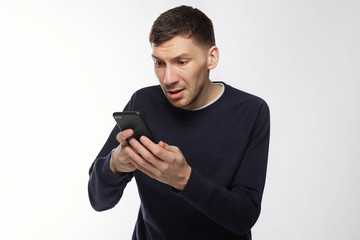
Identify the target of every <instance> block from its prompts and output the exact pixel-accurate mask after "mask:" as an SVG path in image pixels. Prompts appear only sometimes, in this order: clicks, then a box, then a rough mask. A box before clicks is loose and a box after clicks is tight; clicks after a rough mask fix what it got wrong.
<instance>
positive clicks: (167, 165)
mask: <svg viewBox="0 0 360 240" xmlns="http://www.w3.org/2000/svg"><path fill="white" fill-rule="evenodd" d="M140 141H141V143H142V144H141V143H139V142H138V141H137V140H136V139H134V138H133V139H131V140H130V144H131V146H127V147H125V152H126V153H127V154H128V156H129V158H130V162H131V164H133V165H134V166H135V167H136V168H137V169H139V170H140V171H142V172H143V173H145V174H146V175H148V176H150V177H151V178H154V179H156V180H158V181H160V182H162V183H165V184H168V185H170V186H172V187H174V188H176V189H178V190H183V189H184V188H185V186H186V184H187V182H188V180H189V177H190V173H191V167H190V166H189V165H188V164H187V162H186V160H185V157H184V155H183V154H182V152H181V151H180V149H179V148H178V147H176V146H170V145H168V144H166V143H164V142H159V144H155V143H153V142H152V141H151V140H150V139H148V138H147V137H145V136H142V137H141V138H140Z"/></svg>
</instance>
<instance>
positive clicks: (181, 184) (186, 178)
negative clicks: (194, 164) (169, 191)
mask: <svg viewBox="0 0 360 240" xmlns="http://www.w3.org/2000/svg"><path fill="white" fill-rule="evenodd" d="M190 175H191V167H190V166H189V165H188V166H187V168H186V169H185V174H184V176H183V178H182V180H181V181H179V184H178V185H177V186H174V188H175V189H176V190H178V191H182V190H184V188H185V187H186V184H187V183H188V181H189V178H190Z"/></svg>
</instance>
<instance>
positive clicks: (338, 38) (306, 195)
mask: <svg viewBox="0 0 360 240" xmlns="http://www.w3.org/2000/svg"><path fill="white" fill-rule="evenodd" d="M181 4H191V5H193V6H195V7H198V8H200V9H201V10H202V11H204V12H205V13H206V14H207V15H208V16H209V17H210V18H211V19H212V20H213V23H214V27H215V32H216V38H217V45H218V47H219V49H220V54H221V55H220V63H219V65H218V67H217V68H216V69H215V70H214V71H213V72H212V74H211V79H212V80H221V81H226V82H227V83H228V84H230V85H232V86H234V87H237V88H239V89H242V90H245V91H248V92H251V93H253V94H255V95H258V96H261V97H262V98H264V99H265V100H266V101H267V102H268V104H269V105H270V109H271V123H272V127H271V144H270V156H269V167H268V176H267V184H266V188H265V193H264V199H263V210H262V213H261V216H260V219H259V220H258V222H257V224H256V225H255V227H254V228H253V236H254V239H284V240H285V239H286V240H287V239H292V240H297V239H299V240H300V239H308V240H312V239H334V240H335V239H354V240H355V239H359V238H360V229H359V223H360V207H359V205H358V204H359V202H360V196H359V195H360V188H359V182H360V173H359V172H360V164H359V160H360V146H359V136H360V127H359V123H360V114H359V109H360V97H359V93H360V60H359V56H360V52H359V49H360V48H359V43H360V28H359V22H360V14H359V9H360V4H359V1H355V0H354V1H351V0H342V1H340V0H338V1H336V0H301V1H300V0H299V1H294V0H274V1H250V0H249V1H235V0H234V1H226V0H224V1H205V0H204V1H168V0H162V1H160V0H157V1H146V0H143V1H115V0H113V1H110V0H106V1H104V0H102V1H100V0H97V1H95V0H87V1H85V0H83V1H81V0H72V1H40V0H35V1H25V0H24V1H16V0H14V1H10V0H9V1H6V0H1V1H0V116H1V118H0V148H1V149H0V150H1V151H0V161H1V164H0V169H1V170H0V171H1V173H0V191H1V192H0V194H1V198H0V201H1V204H0V226H1V227H0V228H1V230H0V239H89V240H92V239H94V240H95V239H130V236H131V234H132V231H133V227H134V224H135V219H136V215H137V211H138V205H139V200H138V196H137V190H136V185H135V181H132V182H131V183H130V185H129V187H128V188H127V189H126V191H125V194H124V198H123V199H122V201H121V202H120V203H119V204H118V205H117V206H116V207H115V208H114V209H112V210H109V211H106V212H101V213H98V212H95V211H94V210H93V209H92V208H91V206H90V204H89V201H88V196H87V181H88V169H89V167H90V165H91V163H92V161H93V160H94V158H95V156H96V155H97V153H98V152H99V151H100V149H101V147H102V145H103V144H104V142H105V140H106V138H107V137H108V134H109V133H110V131H111V129H112V127H113V126H114V120H113V119H112V112H114V111H119V110H122V108H123V107H124V106H125V104H126V102H127V101H128V99H129V97H130V96H131V94H132V93H133V92H134V91H135V90H137V89H138V88H141V87H144V86H148V85H154V84H157V79H156V77H155V75H154V73H153V66H152V61H151V57H150V54H151V48H150V45H149V43H148V40H147V38H148V33H149V30H150V28H151V25H152V23H153V21H154V20H155V18H156V17H157V16H158V15H159V14H160V13H162V12H163V11H165V10H167V9H169V8H172V7H175V6H178V5H181Z"/></svg>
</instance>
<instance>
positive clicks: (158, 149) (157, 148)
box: [140, 136, 174, 162]
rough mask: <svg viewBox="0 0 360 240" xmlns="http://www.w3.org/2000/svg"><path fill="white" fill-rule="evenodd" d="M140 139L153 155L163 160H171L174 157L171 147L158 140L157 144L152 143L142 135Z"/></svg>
mask: <svg viewBox="0 0 360 240" xmlns="http://www.w3.org/2000/svg"><path fill="white" fill-rule="evenodd" d="M140 141H141V143H142V144H144V146H146V147H147V148H148V149H149V150H150V151H151V152H152V153H153V154H154V155H155V156H157V157H158V158H160V159H161V160H163V161H166V162H167V161H168V160H172V159H173V157H174V149H172V148H173V147H172V146H170V145H168V144H166V143H164V142H163V141H160V142H159V144H155V143H153V142H152V141H151V140H150V139H149V138H147V137H145V136H142V137H141V138H140Z"/></svg>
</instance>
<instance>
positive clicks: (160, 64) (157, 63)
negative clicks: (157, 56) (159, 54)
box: [154, 60, 165, 68]
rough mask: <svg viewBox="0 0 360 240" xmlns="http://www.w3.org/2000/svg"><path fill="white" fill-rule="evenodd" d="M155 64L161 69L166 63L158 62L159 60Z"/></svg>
mask: <svg viewBox="0 0 360 240" xmlns="http://www.w3.org/2000/svg"><path fill="white" fill-rule="evenodd" d="M154 64H155V67H157V68H158V67H161V66H163V65H164V64H165V63H164V62H163V61H158V60H156V61H155V62H154Z"/></svg>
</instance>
